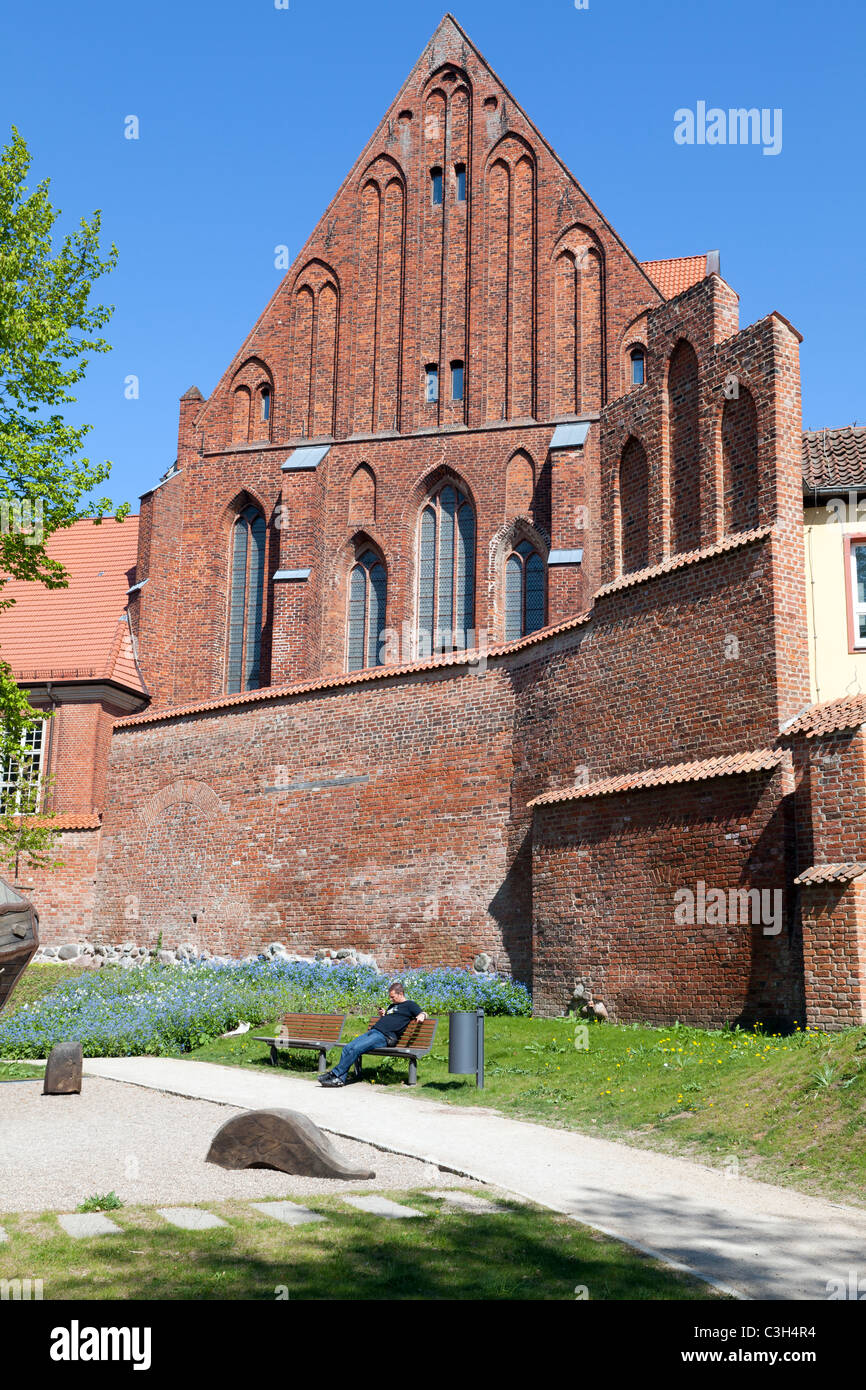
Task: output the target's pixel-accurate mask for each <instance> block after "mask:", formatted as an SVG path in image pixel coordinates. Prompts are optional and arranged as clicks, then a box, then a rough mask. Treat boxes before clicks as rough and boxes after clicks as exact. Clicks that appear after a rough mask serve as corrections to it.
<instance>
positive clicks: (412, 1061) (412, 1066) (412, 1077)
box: [409, 1057, 418, 1086]
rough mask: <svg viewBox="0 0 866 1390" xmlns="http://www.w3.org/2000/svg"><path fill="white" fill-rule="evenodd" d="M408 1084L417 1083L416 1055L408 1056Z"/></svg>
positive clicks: (413, 1084) (414, 1084)
mask: <svg viewBox="0 0 866 1390" xmlns="http://www.w3.org/2000/svg"><path fill="white" fill-rule="evenodd" d="M409 1085H410V1086H417V1085H418V1058H417V1057H410V1058H409Z"/></svg>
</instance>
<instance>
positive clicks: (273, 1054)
mask: <svg viewBox="0 0 866 1390" xmlns="http://www.w3.org/2000/svg"><path fill="white" fill-rule="evenodd" d="M276 1065H277V1049H276V1048H275V1047H272V1048H271V1066H272V1067H275V1066H276Z"/></svg>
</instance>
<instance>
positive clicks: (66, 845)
mask: <svg viewBox="0 0 866 1390" xmlns="http://www.w3.org/2000/svg"><path fill="white" fill-rule="evenodd" d="M99 834H100V832H99V827H98V826H94V827H93V828H92V829H90V830H64V831H62V832H61V833H60V834H59V835H58V837H57V841H56V843H55V845H54V847H53V849H52V855H53V856H54V857H55V858H57V859H59V860H60V861H61V866H60V868H58V869H34V868H32V867H31V866H29V865H28V864H27V862H26V860H23V861H22V863H21V866H20V873H19V881H20V883H21V884H22V891H24V892H25V894H26V896H27V897H29V898H31V899H32V901H33V902H34V903H35V905H36V910H37V912H38V913H39V940H40V943H41V944H42V945H43V946H62V945H64V944H65V943H66V942H72V941H80V940H82V939H87V940H92V932H93V898H94V892H95V885H96V873H97V864H98V859H99Z"/></svg>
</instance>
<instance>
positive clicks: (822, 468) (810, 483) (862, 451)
mask: <svg viewBox="0 0 866 1390" xmlns="http://www.w3.org/2000/svg"><path fill="white" fill-rule="evenodd" d="M803 486H804V488H805V489H807V490H808V489H809V488H818V489H821V490H823V489H825V488H831V489H832V488H840V489H844V488H849V487H866V425H843V426H842V427H841V429H836V430H804V431H803Z"/></svg>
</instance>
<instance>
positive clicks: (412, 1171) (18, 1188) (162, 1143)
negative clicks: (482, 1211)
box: [0, 1076, 466, 1212]
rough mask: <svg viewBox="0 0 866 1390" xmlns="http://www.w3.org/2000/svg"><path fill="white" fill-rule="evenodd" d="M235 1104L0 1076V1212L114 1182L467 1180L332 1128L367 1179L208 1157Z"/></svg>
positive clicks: (154, 1188)
mask: <svg viewBox="0 0 866 1390" xmlns="http://www.w3.org/2000/svg"><path fill="white" fill-rule="evenodd" d="M251 1104H252V1105H254V1104H255V1102H254V1101H253V1102H251ZM287 1108H291V1107H290V1106H289V1107H287ZM239 1109H240V1108H239V1107H237V1106H229V1105H220V1104H215V1103H214V1102H212V1101H209V1100H190V1099H187V1098H186V1097H185V1096H177V1095H168V1094H165V1093H162V1092H159V1091H151V1090H146V1089H144V1088H143V1087H141V1086H131V1085H127V1084H126V1083H124V1082H120V1081H106V1080H103V1079H102V1077H97V1076H86V1077H85V1079H84V1086H83V1090H82V1092H81V1095H79V1096H43V1094H42V1080H41V1078H40V1079H39V1080H38V1081H32V1082H31V1081H22V1082H6V1083H2V1084H0V1212H4V1211H5V1212H14V1211H74V1210H75V1208H76V1207H77V1206H78V1204H79V1202H82V1201H83V1200H84V1198H85V1197H89V1196H91V1195H92V1194H93V1193H95V1192H100V1193H103V1192H111V1191H114V1192H116V1193H117V1195H118V1197H120V1198H121V1200H122V1201H123V1202H124V1203H125V1204H126V1205H127V1206H130V1205H137V1204H150V1203H160V1204H162V1205H165V1204H168V1203H171V1204H172V1205H176V1204H178V1203H181V1202H208V1201H214V1202H218V1201H223V1200H225V1199H227V1198H239V1199H241V1200H243V1199H245V1198H257V1197H305V1196H310V1195H312V1194H314V1193H318V1192H323V1193H328V1192H348V1191H354V1192H363V1191H374V1192H379V1191H386V1190H387V1189H389V1188H392V1189H393V1188H406V1187H455V1186H461V1187H465V1186H466V1180H465V1178H458V1177H456V1176H455V1175H454V1174H453V1173H444V1172H442V1171H440V1169H439V1168H438V1167H436V1166H435V1165H433V1164H429V1163H424V1162H421V1161H420V1160H419V1159H417V1158H406V1157H404V1156H403V1155H401V1154H393V1153H383V1152H382V1151H381V1150H380V1149H376V1148H372V1147H371V1146H370V1145H369V1144H362V1143H358V1142H357V1141H355V1140H352V1139H341V1138H337V1136H336V1135H329V1138H331V1139H332V1141H333V1143H334V1145H335V1147H336V1149H337V1151H338V1152H339V1153H340V1155H341V1156H342V1157H343V1158H345V1159H346V1160H347V1161H349V1162H352V1163H355V1164H357V1165H358V1167H363V1168H369V1169H371V1170H372V1171H373V1172H375V1174H376V1176H375V1178H374V1179H368V1180H367V1181H363V1180H362V1181H358V1180H354V1181H351V1182H350V1181H337V1180H335V1179H332V1178H302V1177H292V1176H289V1175H288V1174H286V1173H276V1172H271V1171H269V1170H268V1169H263V1168H257V1169H242V1170H239V1171H229V1170H227V1169H224V1168H217V1167H215V1166H214V1165H213V1164H211V1163H205V1161H204V1158H205V1154H206V1153H207V1151H208V1148H209V1147H210V1141H211V1139H212V1138H213V1136H214V1134H215V1133H216V1131H217V1130H218V1129H219V1127H220V1125H222V1124H224V1123H225V1121H226V1120H227V1119H229V1117H230V1116H232V1115H236V1114H238V1113H239Z"/></svg>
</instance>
